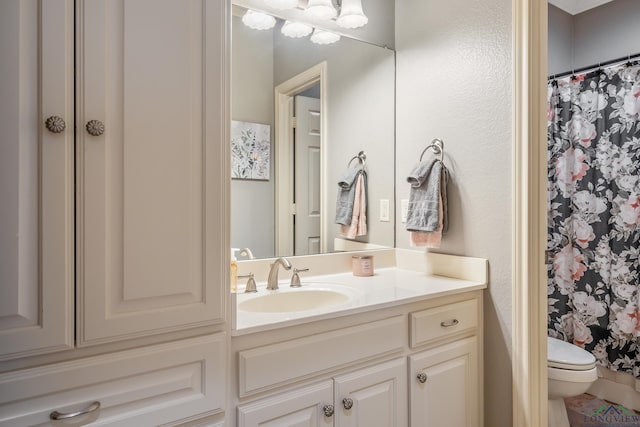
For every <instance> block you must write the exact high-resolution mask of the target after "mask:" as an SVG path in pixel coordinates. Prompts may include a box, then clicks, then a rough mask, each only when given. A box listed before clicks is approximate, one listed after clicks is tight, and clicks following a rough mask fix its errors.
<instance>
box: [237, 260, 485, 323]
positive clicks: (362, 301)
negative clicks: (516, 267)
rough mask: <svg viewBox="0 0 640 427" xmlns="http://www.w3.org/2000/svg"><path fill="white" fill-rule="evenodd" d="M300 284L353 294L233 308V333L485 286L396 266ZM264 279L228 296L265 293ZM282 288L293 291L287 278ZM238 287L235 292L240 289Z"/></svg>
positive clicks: (309, 278)
mask: <svg viewBox="0 0 640 427" xmlns="http://www.w3.org/2000/svg"><path fill="white" fill-rule="evenodd" d="M301 280H302V288H301V289H304V287H305V285H306V286H308V287H312V286H316V285H317V286H320V285H321V284H322V283H330V284H334V285H339V287H343V288H345V291H348V293H350V294H351V295H353V297H352V298H351V299H350V300H349V301H348V302H346V303H344V304H340V305H334V306H330V307H322V308H318V309H313V310H307V311H296V312H285V313H257V312H246V311H238V310H235V307H234V310H235V313H236V323H235V329H234V330H233V331H232V335H233V336H240V335H245V334H250V333H255V332H261V331H267V330H272V329H277V328H282V327H287V326H293V325H299V324H302V323H307V322H312V321H317V320H323V319H328V318H335V317H339V316H347V315H351V314H356V313H362V312H366V311H370V310H374V309H381V308H387V307H393V306H397V305H401V304H408V303H412V302H417V301H423V300H428V299H432V298H437V297H442V296H446V295H454V294H459V293H462V292H470V291H475V290H478V289H484V288H486V287H487V284H486V283H485V282H478V281H470V280H461V279H452V278H448V277H443V276H434V275H427V274H426V273H423V272H418V271H413V270H404V269H399V268H396V267H392V268H380V269H376V271H375V275H374V276H371V277H356V276H353V274H351V273H350V272H349V273H339V274H326V275H321V276H304V275H301ZM265 287H266V284H265V283H258V292H257V293H254V294H244V293H238V294H235V295H234V298H233V299H232V301H233V303H234V304H235V305H236V307H237V304H238V303H241V302H243V301H246V300H248V299H251V298H255V297H257V296H260V295H265V294H267V293H269V292H272V293H273V292H280V291H268V290H266V289H265ZM279 287H280V288H281V289H282V292H296V289H291V288H289V280H288V279H282V280H280V281H279ZM241 291H242V289H239V290H238V292H241Z"/></svg>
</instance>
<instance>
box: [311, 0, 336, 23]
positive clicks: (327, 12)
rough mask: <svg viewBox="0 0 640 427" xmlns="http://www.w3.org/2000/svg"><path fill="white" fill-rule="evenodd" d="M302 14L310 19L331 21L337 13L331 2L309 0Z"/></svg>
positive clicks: (328, 0) (329, 0)
mask: <svg viewBox="0 0 640 427" xmlns="http://www.w3.org/2000/svg"><path fill="white" fill-rule="evenodd" d="M304 14H305V15H306V16H307V17H309V18H311V19H325V20H326V19H333V18H335V17H336V15H337V14H338V11H337V10H336V8H335V7H333V3H332V2H331V0H309V4H308V5H307V8H306V9H305V10H304Z"/></svg>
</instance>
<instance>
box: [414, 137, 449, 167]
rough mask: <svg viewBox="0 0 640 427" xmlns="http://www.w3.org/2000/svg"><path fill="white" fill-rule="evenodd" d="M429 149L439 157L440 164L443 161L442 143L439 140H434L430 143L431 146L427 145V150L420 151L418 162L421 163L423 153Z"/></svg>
mask: <svg viewBox="0 0 640 427" xmlns="http://www.w3.org/2000/svg"><path fill="white" fill-rule="evenodd" d="M429 148H431V149H432V150H433V152H434V153H436V154H439V155H440V161H441V162H442V161H443V160H444V141H442V140H441V139H439V138H436V139H434V140H433V141H431V144H429V145H427V148H425V149H424V150H422V154H420V161H422V158H423V157H424V153H426V152H427V150H428V149H429Z"/></svg>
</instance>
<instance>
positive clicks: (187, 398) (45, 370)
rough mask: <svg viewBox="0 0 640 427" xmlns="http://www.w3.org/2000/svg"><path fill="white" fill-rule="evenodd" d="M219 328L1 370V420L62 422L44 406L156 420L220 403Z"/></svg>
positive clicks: (97, 419)
mask: <svg viewBox="0 0 640 427" xmlns="http://www.w3.org/2000/svg"><path fill="white" fill-rule="evenodd" d="M224 349H225V336H224V334H219V335H214V336H208V337H200V338H193V339H188V340H182V341H175V342H171V343H167V344H161V345H155V346H149V347H144V348H140V349H134V350H127V351H123V352H118V353H111V354H106V355H101V356H96V357H90V358H86V359H80V360H74V361H70V362H63V363H56V364H53V365H47V366H42V367H38V368H32V369H26V370H22V371H16V372H10V373H6V374H2V375H0V426H2V427H4V426H11V427H17V426H33V425H38V426H54V425H66V424H65V422H64V421H52V420H51V419H50V418H49V414H51V413H52V412H53V411H58V412H60V413H69V412H76V411H81V410H84V409H87V408H88V407H90V405H91V404H92V403H93V402H100V407H99V408H98V409H96V410H94V411H92V412H90V413H89V414H87V415H80V416H77V417H74V418H71V419H68V420H67V423H72V424H74V425H85V424H87V423H89V422H91V423H92V424H93V423H96V424H99V425H101V426H102V425H108V426H115V425H121V426H131V425H139V426H143V425H147V426H151V425H160V424H165V423H170V422H175V421H178V420H181V419H186V418H190V417H194V416H196V415H199V414H205V413H206V414H213V413H216V412H222V411H223V410H224V405H225V395H224V393H225V390H226V373H225V369H224V366H225V358H226V355H225V351H224Z"/></svg>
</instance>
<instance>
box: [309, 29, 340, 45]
mask: <svg viewBox="0 0 640 427" xmlns="http://www.w3.org/2000/svg"><path fill="white" fill-rule="evenodd" d="M338 40H340V36H339V35H337V34H335V33H332V32H330V31H325V30H321V29H319V28H316V29H315V30H314V32H313V34H312V35H311V41H312V42H313V43H315V44H331V43H335V42H337V41H338Z"/></svg>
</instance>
